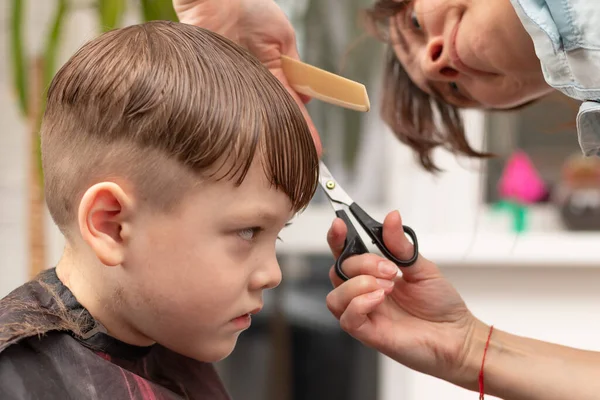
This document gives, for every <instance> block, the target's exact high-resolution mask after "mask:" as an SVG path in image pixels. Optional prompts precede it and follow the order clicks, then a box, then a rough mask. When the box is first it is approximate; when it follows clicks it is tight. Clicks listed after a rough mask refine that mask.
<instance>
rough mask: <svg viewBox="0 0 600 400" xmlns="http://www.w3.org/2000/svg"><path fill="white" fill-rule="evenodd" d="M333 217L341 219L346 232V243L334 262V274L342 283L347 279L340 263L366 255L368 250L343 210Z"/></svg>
mask: <svg viewBox="0 0 600 400" xmlns="http://www.w3.org/2000/svg"><path fill="white" fill-rule="evenodd" d="M335 215H337V216H338V218H341V219H342V220H343V221H344V224H346V228H347V230H348V232H347V233H346V241H345V242H344V250H342V254H340V256H339V257H338V258H337V260H335V272H336V273H337V276H339V278H340V279H341V280H343V281H347V280H348V279H349V278H348V276H347V275H346V274H345V273H344V271H343V270H342V263H343V262H344V261H345V260H346V259H347V258H349V257H351V256H355V255H358V254H364V253H368V252H369V249H367V246H365V243H364V242H363V241H362V239H361V238H360V235H359V234H358V232H357V231H356V228H354V225H352V222H351V221H350V218H349V217H348V214H346V211H344V210H338V211H336V212H335Z"/></svg>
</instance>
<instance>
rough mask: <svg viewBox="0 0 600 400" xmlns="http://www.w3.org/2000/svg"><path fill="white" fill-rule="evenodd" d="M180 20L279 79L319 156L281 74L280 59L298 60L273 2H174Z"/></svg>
mask: <svg viewBox="0 0 600 400" xmlns="http://www.w3.org/2000/svg"><path fill="white" fill-rule="evenodd" d="M173 7H174V9H175V12H176V13H177V16H178V17H179V21H180V22H183V23H186V24H190V25H196V26H199V27H202V28H205V29H209V30H211V31H214V32H217V33H219V34H221V35H223V36H225V37H227V38H228V39H230V40H232V41H234V42H236V43H238V44H239V45H241V46H242V47H244V48H246V49H247V50H249V51H250V53H252V54H253V55H254V56H255V57H256V58H258V59H259V60H260V61H261V62H262V63H263V64H264V65H265V66H266V67H267V68H269V70H270V71H271V72H272V73H273V75H275V76H276V77H277V79H279V81H280V82H281V83H282V84H283V85H284V86H285V88H286V89H287V90H288V92H290V93H291V95H292V96H293V97H294V100H296V103H297V104H298V106H299V107H300V110H301V111H302V113H303V114H304V118H305V119H306V121H307V123H308V126H309V128H310V131H311V134H312V136H313V140H314V141H315V145H316V147H317V151H318V153H319V155H321V141H320V139H319V134H318V132H317V130H316V128H315V126H314V124H313V122H312V120H311V118H310V116H309V115H308V111H307V110H306V107H305V106H304V104H305V103H306V102H308V100H309V98H307V97H305V96H302V95H300V94H298V93H297V92H296V91H295V90H294V89H292V87H291V86H290V85H289V83H288V81H287V79H286V77H285V75H284V74H283V70H282V65H281V56H282V55H286V56H289V57H292V58H295V59H299V56H298V49H297V46H296V34H295V32H294V28H293V27H292V24H291V23H290V21H289V20H288V18H287V17H286V16H285V14H284V13H283V11H282V10H281V9H280V8H279V6H278V5H277V3H275V1H273V0H173Z"/></svg>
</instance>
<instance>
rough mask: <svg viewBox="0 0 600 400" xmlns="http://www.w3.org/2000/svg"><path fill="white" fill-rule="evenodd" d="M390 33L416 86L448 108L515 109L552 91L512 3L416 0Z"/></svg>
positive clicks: (475, 0)
mask: <svg viewBox="0 0 600 400" xmlns="http://www.w3.org/2000/svg"><path fill="white" fill-rule="evenodd" d="M391 28H392V29H390V33H391V39H392V41H393V43H394V50H395V52H396V54H397V56H398V58H399V60H400V62H401V63H402V64H403V65H404V68H405V69H406V71H407V73H408V74H409V76H410V77H411V79H412V80H413V82H414V83H415V84H416V85H417V86H419V87H420V88H421V89H422V90H424V91H426V92H428V93H432V92H433V91H436V92H438V93H439V94H440V95H442V96H443V97H444V99H446V101H447V102H448V103H451V104H454V105H457V106H461V107H477V108H493V109H502V108H511V107H515V106H518V105H520V104H523V103H525V102H527V101H530V100H533V99H536V98H538V97H541V96H542V95H544V94H547V93H549V92H550V91H551V90H552V88H551V87H550V86H548V85H547V84H546V82H545V81H544V77H543V74H542V70H541V67H540V62H539V60H538V58H537V57H536V55H535V50H534V47H533V42H532V40H531V38H530V37H529V35H528V34H527V32H526V31H525V29H524V28H523V26H522V25H521V23H520V21H519V18H518V17H517V14H516V13H515V11H514V9H513V7H512V5H511V3H510V0H413V1H411V2H410V3H408V4H407V7H406V8H405V9H404V10H403V11H401V12H400V13H398V14H397V15H396V16H395V17H394V18H393V20H392V22H391Z"/></svg>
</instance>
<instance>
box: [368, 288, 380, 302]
mask: <svg viewBox="0 0 600 400" xmlns="http://www.w3.org/2000/svg"><path fill="white" fill-rule="evenodd" d="M368 296H369V298H370V299H373V300H377V299H380V298H381V296H383V289H379V290H377V291H375V292H372V293H369V294H368Z"/></svg>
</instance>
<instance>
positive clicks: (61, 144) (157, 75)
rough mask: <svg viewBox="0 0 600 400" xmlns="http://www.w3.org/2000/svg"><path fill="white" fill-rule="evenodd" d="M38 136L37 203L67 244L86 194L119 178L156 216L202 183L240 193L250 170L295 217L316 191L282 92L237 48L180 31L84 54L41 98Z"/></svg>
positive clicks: (105, 42)
mask: <svg viewBox="0 0 600 400" xmlns="http://www.w3.org/2000/svg"><path fill="white" fill-rule="evenodd" d="M41 135H42V161H43V169H44V178H45V196H46V201H47V203H48V208H49V210H50V213H51V215H52V217H53V219H54V221H55V222H56V224H57V225H58V226H59V228H61V230H62V231H63V233H65V234H66V235H67V236H68V233H67V232H66V229H65V228H66V227H67V226H68V225H69V224H71V223H72V222H73V221H75V219H76V213H77V207H78V203H79V201H80V199H81V196H82V195H83V193H84V192H85V190H87V188H89V187H90V186H91V185H93V184H94V183H96V182H100V181H106V180H112V179H114V180H115V181H117V182H118V179H119V177H121V178H125V179H128V180H129V181H131V182H133V184H134V186H135V190H136V191H137V193H136V194H137V195H138V196H139V198H141V199H142V200H143V202H147V203H148V204H149V205H150V206H157V207H160V208H162V209H164V210H169V209H172V208H173V207H174V206H175V205H176V204H177V203H178V202H179V200H180V199H181V196H182V195H184V194H185V192H186V190H188V189H189V188H190V186H193V185H194V184H197V183H198V182H201V181H202V180H203V179H205V178H208V179H222V178H227V179H232V180H235V182H236V184H240V183H241V182H242V180H243V179H244V177H245V175H246V173H247V171H248V169H249V167H250V165H251V163H252V162H253V161H254V160H255V159H256V160H260V161H261V162H262V164H263V168H264V171H265V173H266V175H267V177H268V179H269V180H270V181H271V182H272V184H273V185H274V187H275V188H277V189H280V190H281V191H282V192H284V193H285V194H286V195H287V196H288V197H289V198H290V200H291V203H292V207H293V209H294V211H299V210H301V209H303V208H304V207H305V206H306V205H307V204H308V203H309V201H310V200H311V198H312V196H313V195H314V192H315V190H316V187H317V179H318V157H317V153H316V149H315V146H314V142H313V140H312V138H311V135H310V131H309V128H308V126H307V124H306V121H305V119H304V117H303V115H302V113H301V111H300V109H299V107H298V106H297V104H296V103H295V102H294V100H293V98H292V97H291V95H290V94H289V93H288V92H287V91H286V89H285V88H284V87H283V85H281V84H280V82H279V81H278V80H277V79H276V78H275V76H274V75H273V74H271V73H270V72H269V70H268V69H266V67H264V66H263V65H262V64H261V63H260V62H259V61H257V60H256V59H255V58H254V57H252V56H251V55H250V54H249V53H248V52H246V51H245V50H244V49H242V48H241V47H239V46H238V45H236V44H234V43H233V42H231V41H229V40H227V39H226V38H224V37H222V36H220V35H217V34H216V33H213V32H210V31H208V30H205V29H201V28H198V27H195V26H191V25H186V24H181V23H174V22H166V21H153V22H148V23H144V24H139V25H134V26H129V27H126V28H122V29H118V30H114V31H110V32H108V33H105V34H103V35H101V36H100V37H98V38H96V39H94V40H92V41H90V42H89V43H87V44H85V45H84V46H83V47H82V48H81V49H80V50H79V51H78V52H77V53H76V54H75V55H73V57H71V59H70V60H69V61H68V62H67V63H66V64H65V65H64V66H63V67H62V68H61V69H60V71H59V72H58V73H57V74H56V76H55V77H54V80H53V81H52V83H51V85H50V87H49V90H48V102H47V109H46V113H45V116H44V120H43V125H42V131H41ZM181 167H184V168H185V169H186V170H188V171H191V172H193V173H194V174H193V175H192V174H181V170H182V168H181ZM186 176H187V177H188V178H187V179H186ZM189 176H193V177H194V179H193V180H194V181H196V182H193V181H190V179H189ZM196 177H197V178H199V179H196ZM240 201H242V199H240Z"/></svg>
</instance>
